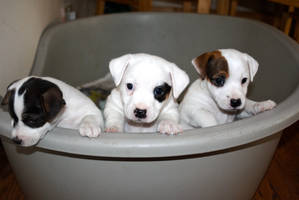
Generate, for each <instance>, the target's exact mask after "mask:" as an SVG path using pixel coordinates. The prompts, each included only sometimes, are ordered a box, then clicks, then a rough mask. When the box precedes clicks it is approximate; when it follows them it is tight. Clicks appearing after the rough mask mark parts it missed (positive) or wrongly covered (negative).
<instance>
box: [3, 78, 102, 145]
mask: <svg viewBox="0 0 299 200" xmlns="http://www.w3.org/2000/svg"><path fill="white" fill-rule="evenodd" d="M1 104H2V105H7V104H8V105H9V113H10V115H11V117H12V126H13V130H12V139H13V141H14V142H15V143H17V144H20V145H22V146H31V145H34V144H36V143H37V142H38V141H39V140H40V139H41V138H42V137H44V135H45V134H46V133H47V132H48V131H49V130H51V129H52V128H54V127H55V126H58V127H63V128H70V129H79V132H80V134H81V135H82V136H88V137H97V136H98V135H99V134H100V132H101V129H103V128H104V122H103V117H102V113H101V111H100V110H99V109H98V108H97V107H96V106H95V104H94V103H93V102H92V101H91V100H90V99H89V98H88V97H86V96H85V95H84V94H82V93H81V92H80V91H78V90H77V89H75V88H73V87H72V86H70V85H68V84H66V83H64V82H62V81H59V80H57V79H54V78H50V77H36V76H30V77H26V78H23V79H21V80H18V81H15V82H13V83H12V84H10V85H9V86H8V88H7V93H6V95H5V97H4V99H3V101H2V103H1Z"/></svg>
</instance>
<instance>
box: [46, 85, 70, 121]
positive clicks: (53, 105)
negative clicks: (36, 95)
mask: <svg viewBox="0 0 299 200" xmlns="http://www.w3.org/2000/svg"><path fill="white" fill-rule="evenodd" d="M41 105H42V108H43V110H44V112H45V113H47V114H48V116H47V117H48V121H52V120H53V119H54V118H55V117H56V116H57V114H58V113H59V112H60V110H61V109H62V108H63V107H64V105H65V101H64V99H63V97H62V92H61V91H60V89H59V88H56V87H51V88H50V89H48V90H47V91H46V92H44V93H43V94H42V95H41Z"/></svg>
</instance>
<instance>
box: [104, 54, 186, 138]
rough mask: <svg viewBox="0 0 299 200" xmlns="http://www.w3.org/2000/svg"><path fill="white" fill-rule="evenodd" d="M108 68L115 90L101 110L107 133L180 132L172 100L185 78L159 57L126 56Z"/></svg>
mask: <svg viewBox="0 0 299 200" xmlns="http://www.w3.org/2000/svg"><path fill="white" fill-rule="evenodd" d="M109 69H110V72H111V74H112V77H113V79H114V82H115V85H116V88H115V89H113V90H112V92H111V94H110V96H109V97H108V99H107V103H106V106H105V109H104V116H105V119H106V131H107V132H122V131H125V132H153V131H159V132H160V133H165V134H176V133H178V132H181V131H182V129H181V127H180V126H179V124H178V122H179V114H178V105H177V103H176V101H175V99H176V98H178V97H179V95H180V94H181V92H182V91H183V90H184V89H185V87H186V86H187V85H188V83H189V77H188V75H187V74H186V73H185V72H184V71H182V70H181V69H180V68H178V67H177V66H176V65H175V64H173V63H170V62H168V61H166V60H164V59H162V58H160V57H157V56H153V55H148V54H127V55H124V56H121V57H119V58H116V59H113V60H112V61H111V62H110V64H109Z"/></svg>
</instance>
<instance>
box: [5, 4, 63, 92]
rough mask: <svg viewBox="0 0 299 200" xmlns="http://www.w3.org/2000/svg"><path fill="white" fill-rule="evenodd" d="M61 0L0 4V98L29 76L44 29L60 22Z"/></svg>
mask: <svg viewBox="0 0 299 200" xmlns="http://www.w3.org/2000/svg"><path fill="white" fill-rule="evenodd" d="M62 7H63V0H42V1H41V0H26V1H23V0H22V1H20V0H0V95H1V96H4V94H5V91H6V87H7V85H8V84H9V83H10V82H12V81H14V80H16V79H19V78H22V77H24V76H26V75H28V73H29V72H30V68H31V66H32V63H33V60H34V55H35V51H36V47H37V44H38V41H39V37H40V35H41V33H42V31H43V29H44V28H45V27H46V26H47V25H48V24H49V23H51V22H53V21H54V20H59V18H60V9H61V8H62Z"/></svg>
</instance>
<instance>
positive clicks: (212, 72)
mask: <svg viewBox="0 0 299 200" xmlns="http://www.w3.org/2000/svg"><path fill="white" fill-rule="evenodd" d="M192 64H193V65H194V67H195V69H196V71H197V72H198V74H199V76H200V78H199V79H198V80H196V81H195V82H194V83H193V84H192V85H191V86H190V88H189V89H188V91H187V93H186V95H185V97H184V99H183V101H182V103H181V104H180V107H179V110H180V115H181V119H180V120H181V123H182V125H183V126H184V129H189V128H194V127H208V126H215V125H218V124H223V123H228V122H232V121H233V120H234V119H235V118H236V117H239V118H243V117H248V116H251V115H255V114H257V113H260V112H263V111H265V110H270V109H272V108H273V107H275V105H276V104H275V103H274V102H273V101H271V100H268V101H262V102H254V101H252V100H249V99H247V98H246V93H247V87H248V84H249V82H250V81H252V80H253V77H254V75H255V74H256V72H257V70H258V63H257V61H256V60H255V59H253V58H252V57H251V56H249V55H248V54H245V53H241V52H239V51H237V50H234V49H220V50H217V51H213V52H208V53H204V54H202V55H201V56H199V57H197V58H195V59H193V60H192Z"/></svg>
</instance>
